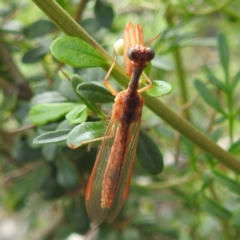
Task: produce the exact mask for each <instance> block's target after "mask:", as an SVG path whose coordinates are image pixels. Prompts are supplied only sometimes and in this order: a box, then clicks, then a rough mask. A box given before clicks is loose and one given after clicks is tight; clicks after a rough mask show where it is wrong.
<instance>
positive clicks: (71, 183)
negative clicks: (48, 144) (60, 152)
mask: <svg viewBox="0 0 240 240" xmlns="http://www.w3.org/2000/svg"><path fill="white" fill-rule="evenodd" d="M56 163H57V182H58V183H59V185H60V186H62V187H63V188H65V189H73V188H75V187H77V185H78V182H79V174H78V172H77V169H76V167H75V166H73V164H72V163H71V162H70V161H66V160H64V159H58V161H57V162H56Z"/></svg>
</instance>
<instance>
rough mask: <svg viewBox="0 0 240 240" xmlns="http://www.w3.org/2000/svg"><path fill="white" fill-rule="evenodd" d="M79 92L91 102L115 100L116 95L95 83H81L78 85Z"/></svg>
mask: <svg viewBox="0 0 240 240" xmlns="http://www.w3.org/2000/svg"><path fill="white" fill-rule="evenodd" d="M77 93H78V94H79V95H81V96H82V97H84V98H85V99H87V100H88V101H90V102H96V103H107V102H113V101H114V96H113V95H112V94H111V93H110V92H109V91H108V90H107V89H106V88H104V87H102V86H99V85H98V84H95V83H81V84H79V85H78V87H77Z"/></svg>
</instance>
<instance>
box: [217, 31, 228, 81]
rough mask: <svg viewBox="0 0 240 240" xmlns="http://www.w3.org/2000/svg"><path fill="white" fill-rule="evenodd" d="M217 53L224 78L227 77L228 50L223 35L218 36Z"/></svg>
mask: <svg viewBox="0 0 240 240" xmlns="http://www.w3.org/2000/svg"><path fill="white" fill-rule="evenodd" d="M218 52H219V55H220V60H221V64H222V67H223V70H224V72H225V76H226V77H228V69H229V49H228V44H227V40H226V37H225V35H224V34H223V33H220V34H219V35H218Z"/></svg>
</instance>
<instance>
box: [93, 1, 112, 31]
mask: <svg viewBox="0 0 240 240" xmlns="http://www.w3.org/2000/svg"><path fill="white" fill-rule="evenodd" d="M94 13H95V15H96V18H97V22H98V24H99V25H100V26H102V27H106V28H109V27H110V26H111V24H112V21H113V18H114V12H113V8H112V7H111V5H110V4H109V3H107V2H105V1H102V0H97V1H96V4H95V6H94Z"/></svg>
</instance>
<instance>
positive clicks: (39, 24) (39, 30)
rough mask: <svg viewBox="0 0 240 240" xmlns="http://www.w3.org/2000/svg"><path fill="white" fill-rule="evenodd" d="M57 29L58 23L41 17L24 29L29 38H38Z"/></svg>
mask: <svg viewBox="0 0 240 240" xmlns="http://www.w3.org/2000/svg"><path fill="white" fill-rule="evenodd" d="M56 29H57V27H56V25H55V24H54V23H52V22H51V21H49V20H45V19H40V20H37V21H36V22H34V23H32V24H30V25H29V26H27V27H26V28H25V29H24V34H25V35H26V37H28V38H37V37H42V36H43V35H45V34H48V33H50V32H52V31H53V30H56Z"/></svg>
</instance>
